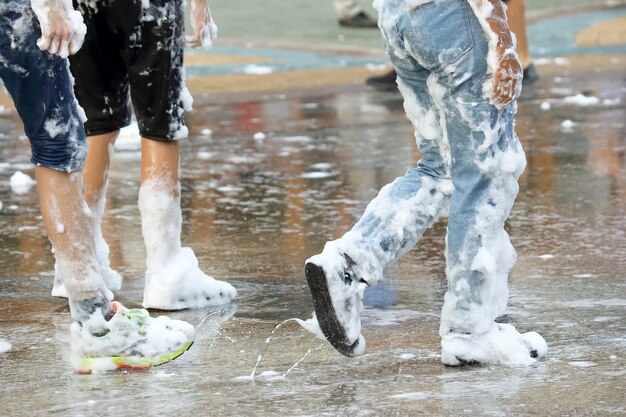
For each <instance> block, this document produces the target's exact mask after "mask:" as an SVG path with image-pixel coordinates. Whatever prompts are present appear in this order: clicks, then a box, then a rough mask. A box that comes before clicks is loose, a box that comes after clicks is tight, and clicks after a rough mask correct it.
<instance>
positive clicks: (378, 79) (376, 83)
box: [365, 69, 398, 90]
mask: <svg viewBox="0 0 626 417" xmlns="http://www.w3.org/2000/svg"><path fill="white" fill-rule="evenodd" d="M396 78H398V77H397V74H396V71H395V70H393V69H392V70H391V71H389V72H386V73H385V74H383V75H377V76H374V77H369V78H367V79H366V80H365V84H367V85H369V86H370V87H374V88H375V89H377V90H397V89H398V84H397V83H396Z"/></svg>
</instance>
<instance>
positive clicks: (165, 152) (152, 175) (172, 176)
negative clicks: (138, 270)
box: [139, 138, 237, 310]
mask: <svg viewBox="0 0 626 417" xmlns="http://www.w3.org/2000/svg"><path fill="white" fill-rule="evenodd" d="M141 146H142V151H141V188H140V189H139V211H140V212H141V230H142V233H143V238H144V242H145V245H146V282H145V288H144V298H143V306H144V307H146V308H158V309H161V310H181V309H185V308H201V307H206V306H210V305H218V304H224V303H227V302H229V301H231V300H232V299H233V298H234V297H235V295H236V293H237V292H236V290H235V289H234V288H233V287H232V286H231V285H230V284H228V283H225V282H222V281H217V280H215V279H213V278H212V277H209V276H207V275H206V274H204V273H203V272H202V270H200V267H199V265H198V259H197V258H196V256H195V254H194V252H193V250H192V249H191V248H184V247H182V245H181V228H182V212H181V208H180V182H179V174H178V164H179V145H178V142H176V141H155V140H150V139H146V138H142V140H141Z"/></svg>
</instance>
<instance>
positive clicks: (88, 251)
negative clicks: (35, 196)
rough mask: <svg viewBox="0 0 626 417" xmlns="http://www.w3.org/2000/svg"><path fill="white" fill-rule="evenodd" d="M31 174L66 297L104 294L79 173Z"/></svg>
mask: <svg viewBox="0 0 626 417" xmlns="http://www.w3.org/2000/svg"><path fill="white" fill-rule="evenodd" d="M35 175H36V177H37V190H38V191H39V204H40V206H41V215H42V217H43V222H44V226H45V227H46V231H47V232H48V237H49V238H50V242H51V243H52V246H53V248H54V253H55V258H56V260H57V265H58V268H59V271H60V273H61V276H62V277H63V281H64V283H65V285H66V289H67V292H68V295H69V297H70V298H71V299H74V300H83V299H88V298H91V297H94V296H95V295H96V294H98V293H101V292H102V293H103V294H108V291H107V290H106V288H105V287H104V282H103V281H102V278H101V277H100V267H99V265H98V262H97V259H96V254H95V249H94V242H93V235H92V232H91V214H90V211H89V208H88V207H87V205H86V204H85V200H84V198H83V188H82V187H83V183H82V174H81V173H73V174H68V173H66V172H60V171H55V170H53V169H50V168H45V167H42V166H37V167H35Z"/></svg>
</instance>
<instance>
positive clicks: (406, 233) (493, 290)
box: [336, 0, 525, 336]
mask: <svg viewBox="0 0 626 417" xmlns="http://www.w3.org/2000/svg"><path fill="white" fill-rule="evenodd" d="M379 22H380V26H381V31H382V34H383V39H384V41H385V46H386V49H387V53H388V55H389V58H390V59H391V62H392V64H393V66H394V68H395V69H396V71H397V73H398V85H399V88H400V91H401V92H402V94H403V96H404V100H405V109H406V112H407V116H408V117H409V119H410V120H411V122H412V123H413V125H414V127H415V136H416V140H417V143H418V146H419V148H420V150H421V151H422V153H423V155H424V157H423V159H422V160H421V161H420V162H419V163H418V166H417V167H416V168H413V169H410V170H409V171H408V172H407V173H406V175H404V176H403V177H400V178H398V179H396V180H395V181H394V182H393V183H392V184H389V185H387V186H385V187H383V189H382V190H381V191H380V193H379V195H378V196H377V197H376V198H375V199H374V200H373V201H372V202H371V203H370V205H369V206H368V207H367V209H366V211H365V214H364V215H363V217H362V218H361V219H360V220H359V222H358V223H357V224H356V225H355V226H354V228H353V229H352V230H351V231H350V232H348V233H347V234H346V235H345V236H343V237H342V238H341V239H339V240H338V241H336V244H337V245H339V247H340V249H341V250H343V251H344V252H345V253H348V254H349V255H350V257H352V258H353V259H354V260H355V262H356V263H357V265H358V268H360V269H361V270H360V271H358V272H360V274H361V276H362V277H363V278H364V279H365V280H367V281H368V282H370V280H372V281H373V282H375V281H376V280H378V279H380V278H381V277H382V270H383V269H384V267H385V266H386V265H387V264H388V263H390V262H392V261H394V260H395V259H396V258H397V257H398V256H400V255H401V254H402V253H404V252H406V251H408V250H409V249H411V248H412V247H413V245H415V244H416V242H417V241H418V240H419V238H420V237H421V235H422V233H423V231H424V230H425V229H426V228H427V227H429V226H430V225H431V224H432V223H433V222H434V221H435V220H436V219H437V218H438V217H439V216H441V215H444V214H445V213H446V211H447V209H448V204H449V212H448V215H449V220H448V233H447V236H446V242H447V246H446V275H447V278H448V285H449V290H448V292H447V294H446V296H445V300H444V307H443V312H442V322H441V329H440V332H441V334H442V336H443V335H445V334H447V333H448V332H451V331H455V332H461V333H472V334H482V333H484V332H485V331H487V330H488V329H489V328H490V327H491V326H492V324H493V320H494V319H495V318H496V317H497V316H498V315H499V314H501V313H502V312H503V311H504V309H505V308H506V302H507V298H508V290H507V279H508V273H509V270H510V268H511V267H512V266H513V263H514V261H515V251H514V250H513V247H512V245H511V243H510V240H509V237H508V235H507V233H506V232H505V230H504V222H505V220H506V218H507V217H508V215H509V213H510V210H511V207H512V204H513V201H514V199H515V196H516V194H517V191H518V185H517V178H518V177H519V175H520V174H521V172H522V171H523V169H524V166H525V158H524V153H523V151H522V148H521V145H520V143H519V140H518V138H517V137H516V135H515V133H514V131H513V117H514V113H515V104H513V105H510V106H508V107H507V108H505V109H501V110H498V109H496V108H495V107H494V106H493V105H491V104H490V103H489V100H488V98H486V96H485V93H484V92H483V86H484V85H485V82H486V81H488V80H489V79H490V77H491V74H490V71H489V69H488V66H487V59H486V58H487V52H488V43H487V39H486V36H485V34H484V32H483V30H482V28H481V26H480V24H479V22H478V21H477V19H476V17H475V16H474V14H473V13H472V11H471V9H470V7H469V5H468V3H467V2H466V1H464V0H450V1H444V2H440V3H430V4H427V5H423V6H419V7H414V8H411V7H409V6H408V5H407V4H406V3H405V2H404V1H403V0H397V1H396V0H389V1H387V2H385V5H384V8H383V10H382V11H381V15H380V18H379Z"/></svg>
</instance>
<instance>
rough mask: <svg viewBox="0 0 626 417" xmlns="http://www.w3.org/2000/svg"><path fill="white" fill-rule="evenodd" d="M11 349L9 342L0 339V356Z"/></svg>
mask: <svg viewBox="0 0 626 417" xmlns="http://www.w3.org/2000/svg"><path fill="white" fill-rule="evenodd" d="M12 347H13V346H12V345H11V342H9V341H8V340H5V339H2V338H0V354H2V353H5V352H8V351H9V350H11V348H12Z"/></svg>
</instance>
